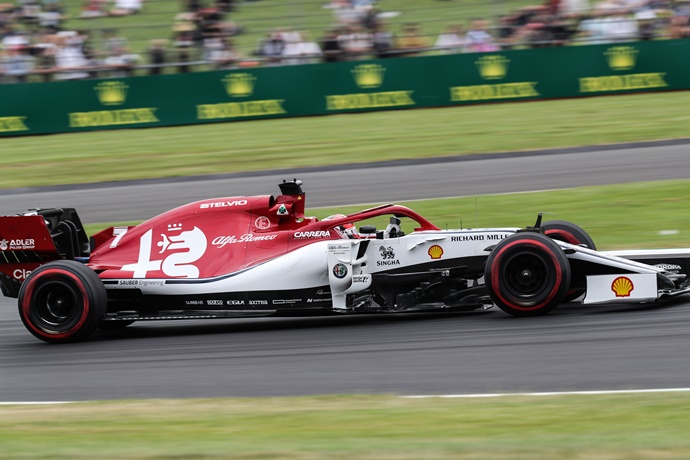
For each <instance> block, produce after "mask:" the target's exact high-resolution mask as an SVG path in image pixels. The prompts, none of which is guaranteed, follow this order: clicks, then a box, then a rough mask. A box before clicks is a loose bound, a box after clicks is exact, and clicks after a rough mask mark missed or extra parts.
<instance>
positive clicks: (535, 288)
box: [484, 232, 570, 316]
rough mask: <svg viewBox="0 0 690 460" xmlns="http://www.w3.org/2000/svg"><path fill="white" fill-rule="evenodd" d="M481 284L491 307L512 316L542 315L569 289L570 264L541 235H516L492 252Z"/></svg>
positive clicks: (563, 255)
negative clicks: (493, 306)
mask: <svg viewBox="0 0 690 460" xmlns="http://www.w3.org/2000/svg"><path fill="white" fill-rule="evenodd" d="M484 281H485V283H486V287H487V289H488V291H489V295H490V296H491V299H492V300H493V301H494V303H495V304H496V305H497V306H498V307H499V308H500V309H501V310H503V311H505V312H506V313H509V314H511V315H513V316H539V315H545V314H546V313H548V312H550V311H551V310H553V309H554V308H556V307H557V306H558V305H559V304H560V303H561V302H562V301H563V298H564V296H565V295H566V293H567V291H568V287H569V286H570V264H569V263H568V258H567V257H566V255H565V253H564V252H563V250H562V249H561V248H560V247H559V246H558V244H557V243H555V242H554V241H553V240H552V239H551V238H549V237H547V236H544V235H542V234H540V233H531V232H524V233H517V234H516V235H513V236H511V237H509V238H506V239H504V240H503V241H501V242H500V243H499V244H498V245H496V247H495V248H494V249H493V250H492V251H491V254H489V257H488V259H487V261H486V267H485V269H484Z"/></svg>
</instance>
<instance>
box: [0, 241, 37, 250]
mask: <svg viewBox="0 0 690 460" xmlns="http://www.w3.org/2000/svg"><path fill="white" fill-rule="evenodd" d="M35 247H36V241H34V240H33V239H30V238H28V239H20V240H5V239H3V240H0V251H7V250H8V249H9V250H10V251H13V250H19V251H21V250H24V249H33V248H35Z"/></svg>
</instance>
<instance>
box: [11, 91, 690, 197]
mask: <svg viewBox="0 0 690 460" xmlns="http://www.w3.org/2000/svg"><path fill="white" fill-rule="evenodd" d="M689 105H690V92H673V93H658V94H640V95H627V96H617V97H600V98H585V99H571V100H559V101H541V102H529V103H512V104H490V105H477V106H471V107H450V108H439V109H421V110H407V111H392V112H376V113H364V114H352V115H332V116H324V117H308V118H289V119H281V120H259V121H247V122H241V123H220V124H212V125H197V126H183V127H171V128H153V129H139V130H122V131H100V132H92V133H74V134H59V135H51V136H32V137H18V138H7V139H3V140H2V149H0V164H2V165H3V168H2V169H3V173H4V174H3V181H2V184H1V185H0V187H4V188H11V187H24V186H41V185H53V184H70V183H79V182H99V181H108V180H127V179H139V178H149V177H170V176H186V175H193V174H209V173H222V172H236V171H248V170H262V169H274V168H286V167H292V168H300V167H307V166H315V165H329V164H342V163H352V162H360V161H364V162H366V161H376V160H392V159H401V158H430V157H440V156H446V155H458V154H471V153H486V152H498V151H510V150H530V149H540V148H551V147H567V146H578V145H598V144H607V143H616V142H626V141H642V140H650V139H667V138H680V137H687V136H688V129H687V126H688V122H690V111H688V110H687V107H688V106H689Z"/></svg>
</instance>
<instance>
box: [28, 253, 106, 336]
mask: <svg viewBox="0 0 690 460" xmlns="http://www.w3.org/2000/svg"><path fill="white" fill-rule="evenodd" d="M106 304H107V295H106V291H105V286H104V285H103V282H102V281H101V279H100V278H99V277H98V275H97V274H96V272H94V271H93V270H91V269H90V268H89V267H87V266H85V265H83V264H81V263H79V262H75V261H73V260H58V261H55V262H49V263H47V264H45V265H42V266H40V267H39V268H37V269H36V270H34V271H33V272H32V273H31V275H29V276H28V277H27V279H26V281H24V283H23V284H22V287H21V289H20V290H19V316H20V317H21V320H22V322H23V323H24V326H26V328H27V329H28V330H29V332H31V333H32V334H33V335H34V336H36V337H38V338H39V339H41V340H43V341H44V342H48V343H66V342H75V341H78V340H81V339H84V338H86V337H87V336H89V335H90V334H91V333H93V332H94V331H95V330H96V329H97V328H98V324H99V322H100V321H101V319H102V318H103V316H104V315H105V312H106V306H107V305H106Z"/></svg>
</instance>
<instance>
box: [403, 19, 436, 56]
mask: <svg viewBox="0 0 690 460" xmlns="http://www.w3.org/2000/svg"><path fill="white" fill-rule="evenodd" d="M429 47H430V43H429V40H428V38H427V37H426V36H425V35H424V34H423V33H422V30H421V28H420V26H419V24H413V23H409V24H405V25H403V27H402V33H401V34H400V36H399V37H398V40H397V49H398V56H413V55H415V54H419V53H420V52H422V51H424V50H425V49H427V48H429Z"/></svg>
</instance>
